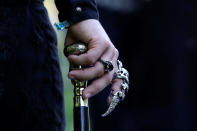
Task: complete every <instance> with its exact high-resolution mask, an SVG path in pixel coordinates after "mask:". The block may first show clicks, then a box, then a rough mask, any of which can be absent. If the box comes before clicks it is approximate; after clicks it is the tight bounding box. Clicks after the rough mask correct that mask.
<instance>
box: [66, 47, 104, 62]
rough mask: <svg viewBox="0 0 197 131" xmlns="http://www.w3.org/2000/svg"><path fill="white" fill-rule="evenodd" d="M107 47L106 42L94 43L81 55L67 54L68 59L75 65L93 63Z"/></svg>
mask: <svg viewBox="0 0 197 131" xmlns="http://www.w3.org/2000/svg"><path fill="white" fill-rule="evenodd" d="M106 49H107V44H103V43H96V44H95V46H93V47H90V49H89V50H88V51H87V52H86V53H84V54H81V55H70V56H68V61H70V62H71V63H73V64H75V65H83V66H84V65H91V64H95V63H96V61H97V60H98V59H99V58H100V57H101V56H102V54H103V53H104V52H105V50H106Z"/></svg>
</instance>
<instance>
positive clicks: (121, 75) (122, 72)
mask: <svg viewBox="0 0 197 131" xmlns="http://www.w3.org/2000/svg"><path fill="white" fill-rule="evenodd" d="M113 79H122V80H123V81H124V82H126V83H128V84H129V72H128V71H127V70H126V69H125V68H121V69H118V70H117V72H115V73H114V76H113Z"/></svg>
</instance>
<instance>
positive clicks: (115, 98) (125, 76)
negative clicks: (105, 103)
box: [102, 60, 129, 117]
mask: <svg viewBox="0 0 197 131" xmlns="http://www.w3.org/2000/svg"><path fill="white" fill-rule="evenodd" d="M113 79H122V80H123V82H122V83H121V91H118V92H116V93H115V94H112V97H111V103H110V106H109V108H108V110H107V111H106V112H105V113H104V114H102V117H105V116H107V115H108V114H110V113H111V112H112V111H113V110H114V109H115V108H116V106H117V105H118V103H120V101H122V100H124V98H125V93H126V92H128V90H129V72H128V71H127V70H126V69H125V68H123V65H122V62H121V61H119V60H118V71H117V72H115V73H114V78H113Z"/></svg>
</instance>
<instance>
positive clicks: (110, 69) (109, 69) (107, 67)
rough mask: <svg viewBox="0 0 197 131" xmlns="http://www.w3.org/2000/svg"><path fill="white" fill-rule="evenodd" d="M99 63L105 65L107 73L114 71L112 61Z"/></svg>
mask: <svg viewBox="0 0 197 131" xmlns="http://www.w3.org/2000/svg"><path fill="white" fill-rule="evenodd" d="M99 61H100V62H101V63H102V64H103V67H104V72H105V73H107V72H110V71H112V70H113V69H114V66H113V64H112V61H104V60H99Z"/></svg>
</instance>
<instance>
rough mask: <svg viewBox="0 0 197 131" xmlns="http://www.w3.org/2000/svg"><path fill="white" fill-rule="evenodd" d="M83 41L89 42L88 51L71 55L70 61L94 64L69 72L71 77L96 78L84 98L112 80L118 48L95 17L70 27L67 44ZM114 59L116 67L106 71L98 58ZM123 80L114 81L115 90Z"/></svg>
mask: <svg viewBox="0 0 197 131" xmlns="http://www.w3.org/2000/svg"><path fill="white" fill-rule="evenodd" d="M76 42H83V43H87V44H88V52H87V53H85V54H82V55H79V56H78V55H70V56H69V57H68V60H69V62H71V63H73V64H75V65H93V66H91V67H90V68H87V69H84V70H73V71H71V72H69V74H68V77H69V78H70V79H78V80H92V79H95V80H94V81H93V82H92V84H91V85H89V86H88V87H87V88H86V89H85V90H84V91H83V98H84V99H86V98H90V97H92V96H94V95H96V94H97V93H99V92H100V91H101V90H103V89H104V88H105V87H106V86H107V85H108V84H109V83H111V82H112V79H113V74H114V72H115V71H117V59H118V55H119V53H118V50H117V49H116V48H115V47H114V45H113V44H112V42H111V41H110V39H109V37H108V35H107V34H106V32H105V31H104V29H103V27H102V26H101V24H100V23H99V21H97V20H94V19H89V20H85V21H82V22H79V23H76V24H73V25H71V26H70V27H69V29H68V32H67V37H66V41H65V44H71V43H76ZM99 59H102V60H107V61H112V63H113V66H114V69H113V70H112V71H111V72H108V73H105V72H104V67H103V65H102V64H101V62H99V61H98V60H99ZM121 82H122V80H120V79H116V80H114V81H113V82H112V90H113V91H114V92H116V91H119V90H120V85H121Z"/></svg>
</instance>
